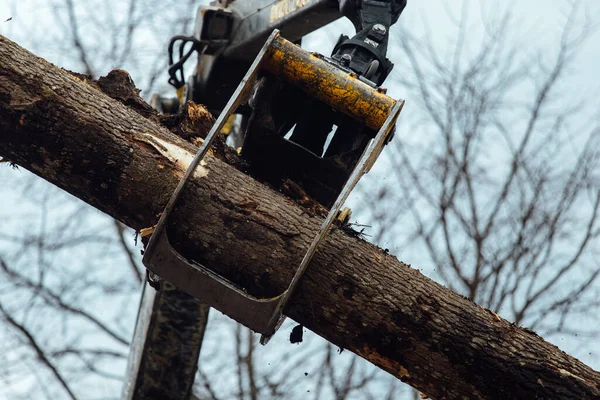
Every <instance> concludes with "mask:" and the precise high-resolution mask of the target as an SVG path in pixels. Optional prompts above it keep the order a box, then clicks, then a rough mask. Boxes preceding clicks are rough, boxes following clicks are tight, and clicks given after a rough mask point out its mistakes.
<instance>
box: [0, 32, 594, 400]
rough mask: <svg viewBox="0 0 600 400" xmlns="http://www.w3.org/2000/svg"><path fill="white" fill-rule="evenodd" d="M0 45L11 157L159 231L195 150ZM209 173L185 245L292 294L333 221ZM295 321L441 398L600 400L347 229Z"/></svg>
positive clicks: (229, 176) (185, 229)
mask: <svg viewBox="0 0 600 400" xmlns="http://www.w3.org/2000/svg"><path fill="white" fill-rule="evenodd" d="M0 38H1V39H0V155H2V156H3V157H6V158H7V159H8V160H10V161H12V162H15V163H16V164H18V165H21V166H23V167H25V168H27V169H29V170H31V171H32V172H34V173H36V174H38V175H39V176H41V177H43V178H44V179H46V180H48V181H50V182H52V183H54V184H56V185H57V186H59V187H61V188H63V189H64V190H66V191H68V192H70V193H71V194H73V195H75V196H76V197H78V198H80V199H82V200H84V201H86V202H88V203H89V204H91V205H93V206H94V207H96V208H98V209H100V210H102V211H103V212H105V213H107V214H109V215H111V216H113V217H114V218H117V219H119V220H120V221H122V222H124V223H125V224H127V225H129V226H130V227H132V228H134V229H141V228H146V227H149V226H152V225H153V224H155V223H156V221H157V214H159V213H160V212H161V211H162V209H163V207H164V205H165V204H166V202H167V200H168V198H169V197H170V195H171V193H172V191H173V190H174V188H175V186H176V184H177V182H178V180H179V179H180V178H181V176H182V174H183V172H184V170H185V167H186V165H187V164H188V163H189V161H190V160H191V157H192V155H193V153H194V152H195V147H194V146H193V145H191V144H189V143H187V142H185V141H183V140H181V139H179V138H177V137H176V136H174V135H172V134H171V133H170V132H169V131H167V130H166V129H164V128H162V127H160V126H158V125H157V124H156V123H154V122H153V121H151V120H149V119H145V118H143V117H140V116H139V115H137V114H136V113H135V112H133V111H132V110H130V109H128V108H127V107H125V106H123V105H122V104H120V103H118V102H116V101H114V100H113V99H111V98H109V97H107V96H106V95H104V94H103V93H101V92H100V91H98V90H96V89H95V88H94V87H92V86H91V85H89V84H87V83H85V82H82V81H80V80H78V79H77V78H75V77H73V76H72V75H70V74H68V73H66V72H64V71H61V70H59V69H58V68H56V67H54V66H52V65H51V64H49V63H47V62H45V61H44V60H42V59H39V58H37V57H35V56H34V55H32V54H30V53H28V52H27V51H25V50H24V49H22V48H20V47H19V46H17V45H16V44H14V43H12V42H11V41H9V40H7V39H6V38H3V37H0ZM265 156H268V155H265ZM203 168H204V169H203V172H204V174H198V177H196V178H194V180H193V181H192V182H191V183H190V184H189V185H188V188H187V189H186V190H185V193H184V194H183V196H182V199H181V202H180V204H179V206H178V207H177V209H176V211H175V213H174V215H173V217H172V221H171V224H170V228H169V231H170V237H171V240H172V241H173V242H174V245H175V246H177V247H178V249H179V250H180V251H182V252H183V253H185V254H187V255H188V256H189V257H192V258H194V259H196V260H198V261H199V262H202V263H204V264H205V265H208V266H210V268H212V269H214V270H215V271H217V272H219V273H221V274H223V275H224V276H225V277H227V278H228V279H231V280H232V281H234V282H236V283H238V284H239V285H241V286H243V287H245V288H247V290H248V292H250V293H251V294H254V295H258V296H266V295H275V294H278V293H280V292H282V291H283V290H284V288H285V287H286V286H287V284H288V282H289V281H290V279H291V277H292V275H293V272H294V270H295V268H296V267H297V266H298V265H299V263H300V260H301V258H302V256H303V254H304V251H305V250H306V248H307V247H308V245H309V243H310V240H311V239H312V237H313V235H314V234H315V232H317V230H318V228H319V225H320V223H321V222H322V217H320V216H312V215H310V214H307V212H306V210H305V209H303V208H301V207H300V206H299V205H297V204H296V203H295V202H293V201H291V200H289V199H288V198H285V197H284V196H282V195H281V194H280V193H278V192H276V191H274V190H272V189H270V188H269V187H267V186H265V185H263V184H261V183H259V182H257V181H255V180H254V179H252V178H251V177H250V176H247V175H245V174H243V173H242V172H240V171H238V170H237V169H235V168H233V167H231V166H230V165H227V164H226V163H224V162H222V161H219V160H218V159H216V158H214V157H208V158H207V159H206V165H205V166H204V167H203ZM201 175H203V176H202V177H200V176H201ZM287 314H288V316H290V317H291V318H293V319H294V320H296V321H298V322H299V323H301V324H303V325H304V326H306V327H307V328H308V329H311V330H312V331H314V332H316V333H317V334H319V335H321V336H322V337H324V338H325V339H327V340H329V341H330V342H332V343H334V344H336V345H337V346H340V347H342V348H345V349H348V350H350V351H353V352H355V353H356V354H359V355H360V356H362V357H363V358H365V359H367V360H369V361H370V362H372V363H373V364H375V365H377V366H378V367H380V368H383V369H384V370H386V371H388V372H389V373H391V374H392V375H394V376H396V377H397V378H399V379H401V380H402V381H404V382H406V383H408V384H410V385H411V386H413V387H415V388H417V389H419V390H420V391H422V392H423V393H426V394H427V395H429V396H430V397H432V398H434V399H444V398H445V399H456V398H485V399H521V398H528V399H529V398H538V399H597V398H600V374H599V373H598V372H596V371H594V370H592V369H591V368H589V367H587V366H586V365H585V364H583V363H581V362H580V361H578V360H576V359H575V358H573V357H570V356H569V355H567V354H565V353H564V352H562V351H560V350H559V349H558V348H557V347H555V346H553V345H551V344H549V343H547V342H545V341H544V340H543V339H542V338H540V337H539V336H537V335H536V334H535V333H534V332H532V331H529V330H527V329H523V328H520V327H518V326H515V325H512V324H510V323H509V322H507V321H505V320H503V319H501V318H500V317H498V316H497V315H496V314H494V313H492V312H490V311H488V310H485V309H483V308H482V307H480V306H478V305H477V304H475V303H473V302H472V301H470V300H469V299H467V298H465V297H463V296H460V295H458V294H455V293H453V292H452V291H450V290H448V289H447V288H445V287H443V286H441V285H439V284H437V283H435V282H433V281H431V280H430V279H428V278H427V277H425V276H423V275H422V274H420V273H419V272H418V271H417V270H415V269H412V268H410V266H408V265H406V264H404V263H402V262H400V261H398V260H397V259H396V258H395V257H392V256H390V255H388V254H386V253H385V252H384V251H383V250H381V249H379V248H377V247H376V246H373V245H371V244H369V243H367V242H364V241H363V240H361V239H360V238H357V237H356V236H355V235H351V234H349V233H348V232H346V231H344V230H342V229H335V230H334V231H333V232H332V233H331V234H330V235H329V236H328V237H327V239H326V240H325V243H324V244H323V245H322V246H321V248H320V249H319V250H318V251H317V254H316V256H315V258H314V259H313V261H312V264H311V266H310V267H309V269H308V271H307V273H306V275H305V276H304V278H303V280H302V282H301V284H300V287H299V289H298V292H297V294H296V295H295V297H294V299H293V300H292V302H291V304H290V308H289V310H288V312H287Z"/></svg>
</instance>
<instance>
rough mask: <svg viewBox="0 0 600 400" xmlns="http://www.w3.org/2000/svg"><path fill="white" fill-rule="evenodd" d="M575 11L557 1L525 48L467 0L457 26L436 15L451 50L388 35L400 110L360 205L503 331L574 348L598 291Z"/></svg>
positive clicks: (593, 181) (376, 233)
mask: <svg viewBox="0 0 600 400" xmlns="http://www.w3.org/2000/svg"><path fill="white" fill-rule="evenodd" d="M586 4H587V3H585V2H565V6H566V7H567V8H568V10H567V11H566V12H565V13H564V14H563V17H564V20H563V25H562V31H561V33H560V35H559V36H558V37H557V38H552V37H545V39H546V40H545V41H543V42H542V41H540V42H537V41H534V42H532V41H527V40H525V38H526V37H527V36H522V35H524V33H525V29H527V24H524V23H523V20H522V19H518V18H516V17H515V16H514V15H513V14H512V13H511V11H510V9H509V7H511V6H510V5H509V6H507V7H506V8H505V9H504V11H502V12H499V10H498V8H497V7H494V6H490V8H489V9H485V8H484V10H483V11H482V14H481V16H480V17H481V21H482V22H481V23H479V24H476V23H474V20H475V19H477V17H476V18H473V17H471V15H469V13H470V12H472V10H473V3H472V2H468V1H465V2H463V3H462V9H461V8H460V7H458V8H459V14H460V15H458V16H456V15H454V13H453V12H452V11H450V10H449V8H450V5H448V9H447V10H446V11H447V13H448V14H447V15H448V18H449V19H450V20H452V21H454V23H455V32H454V33H455V34H454V35H453V36H452V39H451V40H448V41H446V42H444V41H443V40H441V39H440V38H439V37H437V36H436V34H435V31H434V30H431V29H426V33H425V34H424V35H423V36H422V37H415V36H414V35H412V34H411V32H409V31H407V30H401V31H398V32H397V35H396V36H395V38H396V41H397V42H399V43H400V44H401V51H400V53H401V54H400V55H398V57H397V58H398V59H401V60H404V62H403V63H402V64H401V65H398V66H397V67H396V68H397V70H399V71H401V73H399V74H397V75H396V77H397V80H398V82H399V84H400V87H401V88H402V89H403V90H404V91H405V93H406V97H408V98H409V99H410V102H407V109H406V110H405V111H406V112H405V114H404V115H403V118H404V119H403V125H401V127H400V129H399V131H398V133H397V135H396V138H395V141H394V142H393V143H394V144H393V145H391V146H389V147H390V149H388V157H387V164H386V165H385V170H386V175H385V177H382V176H379V177H378V178H377V177H376V178H375V179H377V185H378V190H375V191H365V192H364V198H363V200H364V201H365V202H368V204H369V207H364V209H370V210H371V214H370V215H369V216H367V217H365V218H367V219H369V220H370V221H373V222H372V224H373V226H374V229H373V231H372V235H373V237H374V239H375V240H376V241H377V242H378V243H380V244H382V245H384V246H385V247H389V248H392V249H394V250H395V251H396V252H398V253H400V254H402V255H403V259H404V260H405V261H411V260H410V259H407V257H408V256H407V255H408V254H411V255H413V254H414V255H415V256H414V257H412V258H413V260H414V261H415V263H418V265H420V266H425V263H426V262H429V264H430V265H431V268H430V269H428V271H429V272H430V273H431V274H432V275H433V276H435V277H436V279H438V280H443V282H445V284H447V285H448V286H449V287H451V288H452V289H453V290H455V291H457V292H459V293H463V294H464V295H466V296H468V297H469V298H471V299H473V300H474V301H475V302H477V303H479V304H481V305H483V306H484V307H487V308H489V309H491V310H494V311H496V312H498V313H500V314H501V315H502V316H503V317H505V318H508V319H509V320H511V321H514V323H516V324H519V325H523V326H527V327H529V328H531V329H533V330H535V331H537V332H539V333H540V334H542V335H544V336H545V337H547V338H549V339H551V340H558V339H562V338H564V337H565V336H570V335H572V336H573V337H574V336H578V337H579V338H580V339H579V341H578V342H577V343H578V344H579V345H581V346H583V345H584V344H585V343H586V340H587V338H589V337H590V336H593V337H597V336H598V334H599V333H600V331H599V330H598V328H597V326H598V324H597V322H596V323H585V324H581V323H578V321H579V320H580V319H581V318H585V319H587V320H588V321H589V320H590V319H593V318H595V319H596V320H597V316H598V313H597V311H598V293H599V289H600V287H599V286H598V275H599V273H600V264H599V263H598V257H597V255H598V250H600V248H599V246H598V245H599V243H598V235H599V234H600V221H599V220H598V213H599V212H600V207H599V206H600V180H599V179H598V178H599V172H600V165H599V163H600V154H599V152H600V125H599V124H598V122H599V121H598V120H597V115H596V112H597V110H594V109H593V108H590V107H589V104H590V103H589V99H588V98H586V97H585V96H584V95H583V93H582V90H581V84H580V85H579V88H578V87H577V86H575V85H574V84H573V78H574V77H575V76H576V74H577V63H578V62H579V61H578V60H579V58H578V57H579V56H580V55H581V54H582V52H583V51H584V50H585V45H586V44H587V42H586V40H588V39H589V38H590V37H592V35H593V34H594V33H595V26H594V25H593V20H592V17H591V16H590V14H589V12H588V11H589V10H587V9H586ZM482 7H485V6H482ZM454 8H456V7H454ZM486 12H487V14H488V15H485V14H486ZM424 24H426V21H425V22H424ZM529 37H531V35H530V36H529ZM436 41H437V42H436ZM442 42H443V44H441V43H442ZM547 42H551V43H552V44H551V45H547ZM411 103H412V104H415V106H412V107H411ZM581 338H584V339H583V340H582V339H581ZM586 355H587V353H586Z"/></svg>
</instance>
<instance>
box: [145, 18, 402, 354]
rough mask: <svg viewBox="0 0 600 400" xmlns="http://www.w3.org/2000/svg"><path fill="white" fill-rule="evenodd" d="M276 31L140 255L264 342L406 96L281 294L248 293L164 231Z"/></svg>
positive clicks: (244, 97)
mask: <svg viewBox="0 0 600 400" xmlns="http://www.w3.org/2000/svg"><path fill="white" fill-rule="evenodd" d="M278 36H279V31H278V30H275V31H273V33H272V34H271V35H270V36H269V39H268V40H267V41H266V43H265V44H264V46H263V47H262V49H261V51H260V52H259V54H258V56H257V58H256V59H255V60H254V62H253V63H252V66H251V67H250V69H249V70H248V72H247V73H246V75H245V77H244V79H243V80H242V81H241V83H240V84H239V86H238V87H237V89H236V91H235V92H234V94H233V96H232V97H231V98H230V100H229V102H228V103H227V105H226V106H225V108H224V109H223V112H222V113H221V114H220V115H219V117H218V118H217V121H216V122H215V124H214V125H213V127H212V128H211V130H210V132H209V134H208V136H207V137H206V139H205V140H204V143H203V144H202V146H201V147H200V149H198V152H197V153H196V155H195V156H194V159H193V160H192V162H191V163H190V165H189V167H188V169H187V171H186V172H185V174H184V176H183V178H182V179H181V181H180V182H179V184H178V186H177V188H176V189H175V191H174V192H173V195H172V196H171V199H170V200H169V202H168V203H167V206H166V207H165V210H164V211H163V213H162V215H161V217H160V219H159V221H158V224H157V225H156V227H155V229H154V232H153V234H152V237H151V238H150V241H149V243H148V246H147V247H146V250H145V252H144V257H143V260H142V261H143V263H144V265H145V266H146V267H147V268H148V269H149V270H151V271H152V272H154V273H155V274H157V275H159V276H160V277H162V278H163V279H165V280H167V281H169V282H171V283H172V284H174V285H175V286H177V287H178V288H179V289H181V290H183V291H185V292H187V293H189V294H191V295H192V296H194V297H196V298H198V300H200V301H201V302H203V303H205V304H208V305H210V306H211V307H214V308H216V309H218V310H219V311H221V312H222V313H224V314H226V315H228V316H230V317H231V318H233V319H235V320H236V321H238V322H240V323H242V324H243V325H245V326H247V327H249V328H250V329H252V330H254V331H256V332H259V333H261V334H262V336H261V343H262V344H266V343H267V342H268V341H269V339H270V338H271V337H272V336H273V335H274V334H275V332H276V331H277V329H278V328H279V327H280V326H281V324H282V322H283V321H284V319H285V317H284V316H283V313H284V311H285V309H286V307H287V305H288V303H289V301H290V299H291V297H292V295H293V294H294V292H295V290H296V288H297V286H298V283H299V282H300V279H301V278H302V276H303V275H304V272H305V271H306V269H307V267H308V265H309V263H310V261H311V260H312V258H313V256H314V254H315V252H316V249H317V247H318V245H319V244H320V243H321V241H322V240H323V238H324V237H325V236H326V234H327V232H328V230H329V228H330V227H331V224H332V222H333V221H334V220H335V218H336V216H337V214H338V212H339V210H340V209H341V207H342V205H343V204H344V202H345V201H346V199H347V197H348V195H349V194H350V192H351V191H352V189H353V188H354V186H356V184H357V183H358V181H359V179H360V178H361V177H362V175H364V174H365V173H366V172H368V171H369V169H370V168H371V167H372V165H373V164H374V163H375V160H376V159H377V157H378V156H379V154H380V152H381V150H382V149H383V146H384V145H385V142H386V138H387V137H388V135H389V134H390V132H391V130H392V128H393V127H394V124H395V122H396V119H397V118H398V115H399V113H400V111H401V109H402V106H403V105H404V101H398V102H396V104H395V105H394V107H393V108H392V110H391V112H390V114H389V115H388V117H387V119H386V120H385V122H384V124H383V125H382V126H381V127H380V129H379V131H378V133H377V135H376V136H375V138H374V139H372V140H371V142H370V143H369V145H368V146H367V148H366V149H365V151H364V153H363V154H362V156H361V158H360V160H359V161H358V163H357V165H356V167H355V169H354V171H353V172H352V175H351V176H350V178H349V179H348V181H347V182H346V184H345V186H344V188H343V189H342V191H341V192H340V194H339V196H338V197H337V199H336V201H335V203H334V205H333V207H332V208H331V210H330V211H329V214H328V215H327V218H326V219H325V221H324V222H323V224H322V225H321V228H320V229H319V231H318V233H317V235H316V236H315V238H314V239H313V241H312V243H311V244H310V246H309V248H308V250H307V252H306V254H305V255H304V258H303V259H302V262H301V263H300V266H299V267H298V269H297V270H296V273H295V274H294V277H293V278H292V280H291V282H290V284H289V286H288V287H287V289H286V290H285V291H284V292H283V293H281V294H280V295H278V296H275V297H271V298H258V297H255V296H251V295H249V294H248V293H247V292H246V291H245V290H244V289H243V288H240V287H238V286H236V285H235V284H234V283H232V282H230V281H228V280H227V279H225V278H224V277H222V276H220V275H219V274H217V273H215V272H214V271H212V270H210V269H208V268H206V267H205V266H203V265H201V264H199V263H196V262H194V261H191V260H188V259H186V258H185V257H183V256H182V255H181V254H179V253H178V252H177V251H176V250H175V249H173V247H172V246H171V244H170V243H169V239H168V236H167V232H166V222H167V220H168V218H169V215H170V214H171V212H172V211H173V208H174V206H175V203H176V202H177V200H178V199H179V197H180V195H181V192H182V190H183V188H184V187H185V185H186V183H187V182H188V181H189V180H190V178H191V176H192V175H193V173H194V171H195V169H196V167H197V166H198V165H199V164H200V161H201V160H202V159H203V158H204V156H205V155H206V153H207V152H208V150H209V148H210V147H211V146H212V144H213V142H214V140H215V138H216V137H217V135H218V134H219V132H220V131H221V129H222V128H223V126H224V125H225V123H226V122H227V120H228V118H229V116H230V115H231V114H232V113H233V112H234V111H235V110H236V108H237V107H238V106H239V105H240V104H241V103H242V102H244V101H247V100H248V98H249V96H250V95H251V91H252V88H253V85H254V82H255V81H256V78H257V75H258V71H259V70H260V68H261V66H262V65H263V63H264V61H265V59H266V57H267V51H268V49H269V47H270V46H271V44H272V43H273V41H274V40H275V39H276V38H277V37H278Z"/></svg>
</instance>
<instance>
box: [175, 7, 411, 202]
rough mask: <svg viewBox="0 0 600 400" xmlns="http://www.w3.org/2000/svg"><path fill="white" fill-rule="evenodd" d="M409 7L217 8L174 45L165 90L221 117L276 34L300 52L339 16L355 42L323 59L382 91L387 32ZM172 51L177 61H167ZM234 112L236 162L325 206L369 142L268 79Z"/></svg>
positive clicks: (342, 43)
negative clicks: (192, 63) (189, 67)
mask: <svg viewBox="0 0 600 400" xmlns="http://www.w3.org/2000/svg"><path fill="white" fill-rule="evenodd" d="M405 6H406V0H377V1H376V0H279V1H275V2H274V1H273V0H233V1H231V0H229V1H227V0H220V1H213V2H212V3H211V5H210V6H200V7H199V9H198V14H197V18H196V28H195V32H194V36H193V37H184V36H176V37H174V38H173V39H172V41H171V44H170V46H169V55H170V64H171V65H170V68H169V74H170V77H171V78H170V80H169V82H170V83H171V84H172V85H173V86H175V87H176V88H177V89H178V90H179V91H180V94H181V96H180V102H182V101H185V100H193V101H194V102H197V103H202V104H204V105H206V106H207V108H208V109H209V110H210V111H211V112H212V113H213V114H215V115H218V114H219V113H220V112H221V110H222V109H223V107H224V106H225V104H226V103H227V101H228V100H229V98H230V97H231V95H232V93H233V91H234V90H235V88H236V86H237V85H238V84H239V82H240V80H241V79H242V77H243V76H244V74H245V72H246V71H247V70H248V68H249V66H250V64H251V62H252V60H253V59H254V57H255V56H256V54H257V53H258V51H259V49H260V47H261V46H262V44H263V43H264V41H265V39H266V38H267V36H268V35H269V34H270V32H271V31H272V30H273V29H280V30H281V34H282V36H283V37H285V38H286V39H288V40H290V41H293V42H295V43H298V44H299V43H300V41H301V39H302V37H303V36H304V35H306V34H308V33H310V32H311V31H313V30H316V29H318V28H320V27H322V26H324V25H326V24H327V23H329V22H331V21H333V20H335V19H338V18H340V17H342V16H345V17H347V18H349V19H350V21H351V22H352V23H353V25H354V27H355V29H356V34H355V35H354V36H353V37H352V38H350V37H348V36H345V35H341V36H340V38H339V40H338V42H337V44H336V46H335V47H334V49H333V52H332V56H331V57H330V58H326V59H327V61H328V62H330V63H332V64H334V65H336V66H337V67H338V68H340V69H342V70H344V71H348V72H352V73H354V74H356V75H358V77H359V78H360V79H361V80H362V81H363V82H365V83H367V84H369V85H370V86H372V87H374V88H378V87H380V86H381V85H382V84H383V82H384V81H385V79H386V77H387V76H388V75H389V73H390V71H391V70H392V68H393V64H392V63H391V62H390V61H389V60H388V59H387V58H386V53H387V47H388V39H389V28H390V26H392V25H393V24H394V23H395V22H396V21H397V20H398V18H399V16H400V14H401V13H402V11H403V10H404V8H405ZM177 42H180V44H179V60H178V61H177V62H173V52H174V47H175V44H176V43H177ZM189 43H191V44H192V45H191V47H190V48H189V49H188V50H185V49H186V46H187V45H188V44H189ZM187 47H189V46H187ZM194 52H197V53H198V63H197V67H196V71H195V73H194V74H193V75H192V76H191V77H190V78H189V79H188V81H187V83H186V82H184V72H183V64H184V63H185V61H186V60H187V59H188V58H189V57H190V55H191V54H192V53H194ZM237 112H238V113H239V114H241V115H242V124H241V126H242V131H243V132H242V133H243V136H244V137H243V139H242V140H243V146H242V156H243V157H244V158H246V159H247V160H248V161H249V164H250V165H251V168H252V170H253V174H254V175H255V176H257V177H259V178H261V179H263V180H265V181H267V182H269V183H271V184H272V185H274V186H276V187H277V186H279V185H280V184H281V183H282V182H283V181H285V180H287V179H290V180H292V181H294V182H296V183H298V184H299V185H300V186H301V187H302V188H303V189H304V190H305V191H306V193H307V194H308V195H309V196H311V197H313V198H314V199H315V200H317V201H318V202H320V203H321V204H323V205H324V206H326V207H330V206H331V204H332V202H333V201H334V200H335V198H336V197H337V195H338V194H339V192H340V190H341V188H342V187H343V185H344V183H345V182H346V180H347V179H348V176H349V175H350V173H351V172H352V170H353V169H354V165H355V164H356V162H357V160H358V158H359V157H360V155H361V154H362V152H363V151H364V149H365V146H366V145H367V143H368V141H369V140H370V139H371V138H373V137H374V135H375V132H374V131H373V130H371V129H368V128H366V127H364V126H361V125H360V124H359V123H357V122H356V121H355V120H353V119H351V118H350V117H347V116H345V115H343V114H341V113H339V112H335V111H333V110H332V109H331V108H330V107H328V106H327V105H325V104H324V103H322V102H320V101H318V100H316V99H314V98H312V97H310V96H307V95H306V94H305V93H304V92H302V90H300V89H299V88H297V87H295V86H294V85H292V84H290V83H287V82H286V83H284V82H283V81H281V80H279V79H278V78H277V76H274V75H271V74H268V73H265V74H264V76H263V78H262V79H261V80H260V81H259V84H258V85H257V87H256V90H255V94H254V96H253V97H252V100H251V101H250V104H248V105H246V106H245V107H240V108H239V109H238V111H237Z"/></svg>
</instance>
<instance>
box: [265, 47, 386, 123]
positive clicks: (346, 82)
mask: <svg viewBox="0 0 600 400" xmlns="http://www.w3.org/2000/svg"><path fill="white" fill-rule="evenodd" d="M263 67H264V68H265V69H266V70H267V71H269V72H271V73H272V74H275V75H276V76H278V77H283V78H284V79H285V80H287V81H289V82H291V83H293V84H295V85H297V86H299V87H300V88H301V89H302V90H304V91H305V92H306V93H307V94H309V95H310V96H313V97H315V98H317V99H319V100H321V101H322V102H324V103H325V104H327V105H329V106H330V107H332V108H333V109H335V110H337V111H340V112H342V113H344V114H346V115H348V116H350V117H352V118H354V119H355V120H357V121H359V122H361V123H362V124H364V125H366V126H368V127H369V128H371V129H375V130H378V129H379V128H380V127H381V126H382V125H383V123H384V121H385V119H386V118H387V116H388V115H389V113H390V112H391V110H392V107H393V106H394V104H396V100H394V99H392V98H391V97H389V96H387V95H385V94H384V93H382V92H380V91H378V90H377V89H374V88H372V87H371V86H369V85H367V84H366V83H364V82H361V81H360V80H359V79H358V78H357V77H356V75H355V74H351V73H347V72H345V71H343V70H341V69H340V68H337V67H336V66H334V65H332V64H330V63H329V62H327V61H325V60H324V59H322V56H321V57H319V56H317V55H314V54H313V53H310V52H308V51H306V50H304V49H302V48H300V47H299V46H296V45H295V44H293V43H291V42H289V41H287V40H285V39H284V38H282V37H281V36H277V37H276V38H275V39H274V41H273V42H272V43H271V45H270V46H269V48H268V50H267V57H266V59H265V61H264V64H263Z"/></svg>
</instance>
